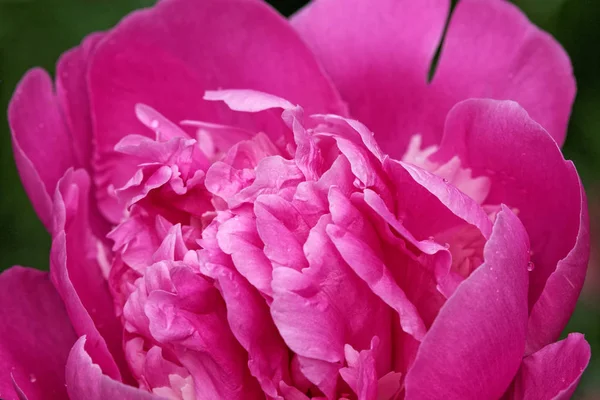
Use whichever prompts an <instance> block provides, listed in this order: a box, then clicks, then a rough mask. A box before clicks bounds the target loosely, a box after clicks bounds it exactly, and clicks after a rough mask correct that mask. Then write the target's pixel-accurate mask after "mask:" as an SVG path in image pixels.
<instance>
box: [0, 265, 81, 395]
mask: <svg viewBox="0 0 600 400" xmlns="http://www.w3.org/2000/svg"><path fill="white" fill-rule="evenodd" d="M0 304H1V305H2V306H1V308H0V321H2V323H1V324H0V397H1V398H3V399H6V400H13V399H16V398H17V395H18V394H19V393H17V392H16V390H15V389H14V388H13V382H12V379H11V376H12V377H14V381H15V385H18V387H20V388H21V389H22V391H23V392H24V393H25V394H26V395H27V396H28V398H29V400H37V399H40V400H41V399H49V400H51V399H57V400H58V399H61V400H62V399H64V398H65V397H66V391H65V385H64V384H65V376H64V366H65V364H66V362H67V356H68V354H69V349H70V348H71V346H72V345H73V343H75V340H76V339H77V337H76V336H75V332H73V328H72V327H71V324H70V322H69V318H68V316H67V313H66V312H65V308H64V305H63V303H62V300H61V299H60V296H58V294H57V293H56V290H55V289H54V287H52V284H51V283H50V279H48V274H47V273H46V272H41V271H37V270H34V269H29V268H23V267H13V268H11V269H9V270H7V271H5V272H3V273H2V274H0Z"/></svg>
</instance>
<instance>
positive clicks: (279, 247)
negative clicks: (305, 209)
mask: <svg viewBox="0 0 600 400" xmlns="http://www.w3.org/2000/svg"><path fill="white" fill-rule="evenodd" d="M254 214H255V215H256V230H257V232H258V235H259V236H260V238H261V240H262V242H263V243H264V253H265V255H266V256H267V257H268V258H269V260H271V262H272V263H273V266H274V267H275V268H276V267H281V266H283V267H288V268H293V269H295V270H298V271H300V270H302V269H303V268H306V267H308V263H307V261H306V258H305V257H304V252H303V250H302V246H303V244H304V242H305V241H306V238H307V237H308V231H309V229H310V227H309V226H308V225H307V223H306V222H305V221H304V219H303V218H302V215H300V213H299V212H298V210H296V209H295V208H294V206H293V205H292V204H291V203H289V202H287V201H286V200H284V199H282V198H281V197H279V196H277V195H262V196H259V197H258V199H257V200H256V202H255V203H254Z"/></svg>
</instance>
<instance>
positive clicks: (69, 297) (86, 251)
mask: <svg viewBox="0 0 600 400" xmlns="http://www.w3.org/2000/svg"><path fill="white" fill-rule="evenodd" d="M89 185H90V181H89V177H88V176H87V173H86V172H85V171H83V170H77V171H73V170H69V171H67V172H66V174H65V176H64V177H63V178H62V179H61V180H60V181H59V183H58V185H57V189H56V194H55V197H54V216H55V225H54V233H53V241H52V249H51V254H50V273H51V277H52V282H53V283H54V285H55V287H56V289H57V291H58V292H59V294H60V296H61V297H62V299H63V301H64V302H65V305H66V308H67V312H68V314H69V317H70V319H71V322H72V324H73V326H74V327H75V331H76V332H77V334H79V335H87V336H88V338H89V339H88V344H87V348H88V350H89V351H90V355H91V356H92V357H93V359H94V362H95V363H97V364H99V365H100V366H101V367H102V369H103V371H104V373H106V374H107V375H108V376H111V377H113V378H114V379H121V374H120V372H119V368H118V366H121V368H122V370H123V371H125V370H126V366H125V365H126V364H125V360H124V355H123V350H122V348H121V345H122V337H121V333H122V326H121V323H120V322H119V320H118V319H117V317H116V316H115V311H114V307H113V299H112V297H111V295H110V293H109V290H108V284H107V281H106V279H105V278H104V276H103V275H102V271H101V269H100V266H99V263H98V252H97V251H98V250H97V245H98V241H97V239H95V238H94V237H93V236H92V233H91V230H90V227H89V223H88V218H87V217H88V208H87V202H88V194H89Z"/></svg>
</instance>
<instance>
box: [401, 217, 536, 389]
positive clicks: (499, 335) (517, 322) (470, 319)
mask: <svg viewBox="0 0 600 400" xmlns="http://www.w3.org/2000/svg"><path fill="white" fill-rule="evenodd" d="M528 252H529V241H528V239H527V233H526V232H525V229H524V228H523V226H522V225H521V223H520V222H519V219H518V218H517V217H516V216H515V215H514V214H513V213H512V212H511V211H510V210H508V209H506V208H505V207H504V208H503V211H502V212H500V213H499V214H498V217H497V219H496V223H495V224H494V229H493V231H492V236H491V237H490V240H489V241H488V242H487V244H486V246H485V249H484V259H485V262H484V264H483V265H481V266H480V267H479V268H478V269H477V270H475V271H474V272H473V273H472V274H471V276H470V277H469V278H468V279H467V280H465V281H464V282H463V283H462V284H461V285H460V286H459V287H458V289H457V290H456V291H455V292H454V294H453V295H452V297H450V298H449V299H448V301H447V302H446V304H445V305H444V306H443V307H442V309H441V310H440V313H439V315H438V317H437V318H436V320H435V321H434V323H433V325H432V326H431V328H430V330H429V332H428V333H427V335H426V336H425V339H424V340H423V342H422V343H421V346H420V348H419V351H418V353H417V358H416V360H415V363H414V364H413V367H412V369H410V370H409V371H408V374H407V376H406V381H405V388H406V398H408V399H411V398H415V399H440V398H444V399H493V398H500V397H501V396H502V394H503V393H504V392H505V391H506V389H507V387H508V386H509V384H510V382H511V381H512V378H513V376H514V375H515V373H516V372H517V370H518V369H519V364H520V363H521V357H522V355H523V351H524V349H525V334H526V328H527V262H528V259H529V256H528V255H529V254H528ZM490 377H492V378H490Z"/></svg>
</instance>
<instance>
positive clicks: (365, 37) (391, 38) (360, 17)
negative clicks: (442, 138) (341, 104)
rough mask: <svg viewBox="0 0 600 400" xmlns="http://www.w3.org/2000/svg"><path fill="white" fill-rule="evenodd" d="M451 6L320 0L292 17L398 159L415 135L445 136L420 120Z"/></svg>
mask: <svg viewBox="0 0 600 400" xmlns="http://www.w3.org/2000/svg"><path fill="white" fill-rule="evenodd" d="M449 9H450V1H449V0H419V1H411V0H380V1H377V2H372V1H363V0H350V1H349V0H316V1H313V2H312V3H310V4H309V5H308V6H306V7H305V8H304V9H302V10H301V11H300V12H298V13H297V14H296V15H294V17H293V18H292V25H293V26H294V28H296V30H297V31H298V32H299V33H300V35H301V36H302V38H303V39H304V40H305V41H306V42H307V43H308V45H309V46H310V48H311V50H313V52H314V53H315V55H316V56H317V58H318V59H319V61H321V63H322V64H323V66H324V68H325V70H326V71H327V72H328V73H329V75H330V76H331V78H332V80H333V82H334V83H335V85H336V87H337V88H338V90H339V91H340V93H341V95H342V97H343V98H344V100H346V101H347V102H348V105H349V108H350V113H351V114H352V115H353V117H355V118H356V119H358V120H360V121H361V122H363V123H364V124H365V125H367V126H368V127H369V129H371V130H372V131H373V132H375V133H376V135H377V136H376V137H377V140H378V142H379V144H380V146H381V148H382V150H383V151H384V152H386V153H388V154H391V155H392V156H395V157H396V158H399V157H400V156H401V155H402V154H403V152H404V149H405V147H406V144H407V143H408V140H409V138H410V135H412V134H414V133H418V132H422V133H423V134H425V135H427V136H428V139H429V144H430V143H431V142H433V141H435V138H436V137H438V138H439V134H437V135H436V134H435V133H434V132H432V130H431V129H430V128H428V129H427V130H426V131H424V130H423V128H424V127H423V126H422V125H421V124H420V123H419V119H420V116H421V115H422V113H423V110H424V109H425V108H426V107H428V104H427V98H426V90H427V82H426V79H427V73H428V71H429V65H430V63H431V60H432V58H433V55H434V54H435V51H436V48H437V46H438V44H439V41H440V39H441V36H442V32H443V30H444V24H445V22H446V17H447V15H448V11H449ZM409 93H410V94H409ZM407 94H409V95H407ZM446 111H447V110H446ZM440 113H441V114H442V113H443V114H445V112H444V110H440ZM440 132H441V130H440Z"/></svg>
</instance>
